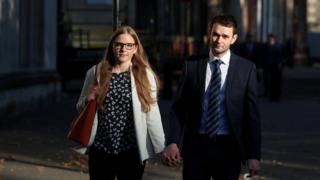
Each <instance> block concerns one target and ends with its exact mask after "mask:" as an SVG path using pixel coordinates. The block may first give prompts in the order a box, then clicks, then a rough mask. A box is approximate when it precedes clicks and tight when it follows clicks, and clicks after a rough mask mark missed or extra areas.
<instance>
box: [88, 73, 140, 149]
mask: <svg viewBox="0 0 320 180" xmlns="http://www.w3.org/2000/svg"><path fill="white" fill-rule="evenodd" d="M104 106H105V108H106V110H105V111H104V112H103V111H98V130H97V135H96V137H95V141H94V144H93V146H94V147H96V148H97V149H99V150H102V151H104V152H106V153H108V154H119V153H121V152H127V151H129V150H130V149H132V148H136V147H137V143H136V135H135V128H134V121H133V110H132V95H131V81H130V72H129V71H128V72H122V73H119V74H116V73H113V74H112V78H111V81H110V84H109V88H108V92H107V95H106V97H105V99H104Z"/></svg>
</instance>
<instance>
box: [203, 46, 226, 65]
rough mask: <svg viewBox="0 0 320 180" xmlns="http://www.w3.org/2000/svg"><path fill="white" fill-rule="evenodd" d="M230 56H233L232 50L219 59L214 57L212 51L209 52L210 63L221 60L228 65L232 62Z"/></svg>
mask: <svg viewBox="0 0 320 180" xmlns="http://www.w3.org/2000/svg"><path fill="white" fill-rule="evenodd" d="M230 56H231V52H230V49H229V50H228V51H227V52H226V54H224V55H223V56H222V57H221V58H218V57H216V56H214V55H213V54H212V51H211V50H210V52H209V61H208V62H209V63H210V62H212V61H215V60H217V59H220V60H221V61H222V63H223V64H226V65H228V64H229V62H230Z"/></svg>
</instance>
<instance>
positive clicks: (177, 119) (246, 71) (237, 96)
mask: <svg viewBox="0 0 320 180" xmlns="http://www.w3.org/2000/svg"><path fill="white" fill-rule="evenodd" d="M207 61H208V58H202V59H191V60H187V61H186V62H185V65H184V70H183V75H182V79H181V81H180V84H179V87H178V92H177V95H176V98H175V100H174V103H173V106H172V111H171V116H170V117H171V118H170V121H169V123H170V124H169V127H170V128H169V130H168V134H167V144H170V143H176V144H178V145H179V144H180V138H181V139H182V145H183V147H182V156H185V157H187V156H190V155H191V156H192V153H195V152H196V151H197V147H199V134H198V127H199V124H200V119H201V112H202V102H203V97H204V92H205V78H206V68H207ZM225 98H226V115H227V120H229V121H230V123H229V124H230V126H231V131H232V132H231V133H232V135H233V136H234V137H235V139H236V141H237V144H238V146H239V151H240V153H241V157H242V159H243V160H246V159H260V149H261V148H260V146H261V145H260V144H261V142H260V139H261V129H260V115H259V110H258V104H257V99H258V94H257V74H256V68H255V65H254V64H253V63H252V62H250V61H249V60H246V59H244V58H241V57H239V56H237V55H235V54H233V53H231V57H230V64H229V69H228V74H227V79H226V96H225ZM181 132H183V133H181ZM181 134H183V135H182V136H183V138H182V136H181Z"/></svg>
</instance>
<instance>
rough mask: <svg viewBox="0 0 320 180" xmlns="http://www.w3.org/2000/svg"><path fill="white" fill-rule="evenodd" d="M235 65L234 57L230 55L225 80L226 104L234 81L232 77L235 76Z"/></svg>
mask: <svg viewBox="0 0 320 180" xmlns="http://www.w3.org/2000/svg"><path fill="white" fill-rule="evenodd" d="M236 64H237V60H236V58H235V56H234V54H232V53H231V57H230V62H229V69H228V76H227V80H226V102H228V100H227V99H228V97H229V93H231V90H232V87H231V86H232V84H233V79H234V75H235V74H236V73H235V71H236V70H237V69H236Z"/></svg>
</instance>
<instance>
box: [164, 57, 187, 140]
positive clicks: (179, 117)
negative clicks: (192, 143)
mask: <svg viewBox="0 0 320 180" xmlns="http://www.w3.org/2000/svg"><path fill="white" fill-rule="evenodd" d="M187 69H188V68H187V62H185V63H184V67H183V71H182V72H183V73H182V76H181V78H180V81H179V84H178V89H177V93H176V96H175V98H174V101H173V104H172V106H171V109H170V114H169V121H168V129H167V131H166V144H167V145H168V144H171V143H175V144H180V137H181V130H182V127H183V126H184V120H185V116H186V112H184V111H185V108H184V105H185V103H186V100H187V98H186V84H187Z"/></svg>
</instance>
